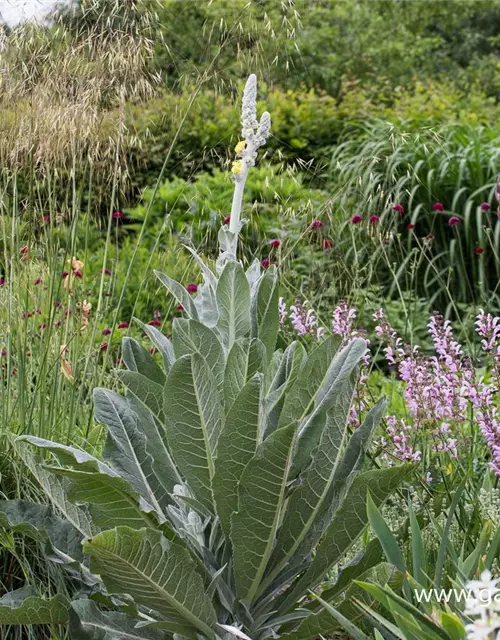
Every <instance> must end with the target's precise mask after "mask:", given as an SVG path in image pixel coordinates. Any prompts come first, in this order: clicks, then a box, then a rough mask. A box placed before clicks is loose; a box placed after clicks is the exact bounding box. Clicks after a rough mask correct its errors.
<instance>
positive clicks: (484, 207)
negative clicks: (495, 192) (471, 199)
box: [481, 202, 491, 211]
mask: <svg viewBox="0 0 500 640" xmlns="http://www.w3.org/2000/svg"><path fill="white" fill-rule="evenodd" d="M490 209H491V204H490V203H489V202H481V211H489V210H490Z"/></svg>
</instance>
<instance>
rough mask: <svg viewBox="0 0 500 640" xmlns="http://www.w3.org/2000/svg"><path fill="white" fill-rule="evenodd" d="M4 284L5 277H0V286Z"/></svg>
mask: <svg viewBox="0 0 500 640" xmlns="http://www.w3.org/2000/svg"><path fill="white" fill-rule="evenodd" d="M4 284H5V278H0V287H3V285H4Z"/></svg>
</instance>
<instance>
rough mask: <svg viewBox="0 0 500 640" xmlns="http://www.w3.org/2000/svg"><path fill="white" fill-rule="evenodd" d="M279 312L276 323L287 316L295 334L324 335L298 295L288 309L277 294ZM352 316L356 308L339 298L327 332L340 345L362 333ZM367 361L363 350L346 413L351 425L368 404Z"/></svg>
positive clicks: (368, 359) (358, 418)
mask: <svg viewBox="0 0 500 640" xmlns="http://www.w3.org/2000/svg"><path fill="white" fill-rule="evenodd" d="M279 314H280V325H285V323H286V322H287V320H289V321H290V324H291V326H292V329H293V330H294V331H295V333H296V334H297V335H298V336H305V335H312V336H313V337H315V338H321V337H323V336H324V335H325V330H324V328H323V327H318V320H317V318H316V314H315V313H314V311H313V310H312V309H310V308H307V307H306V306H305V305H304V303H302V302H301V301H300V300H298V299H297V300H295V303H294V304H293V305H291V306H290V311H288V308H287V305H286V303H285V301H284V300H283V298H280V300H279ZM356 319H357V314H356V309H354V308H352V307H350V306H349V305H348V303H347V302H346V301H341V302H340V303H339V304H338V306H337V307H336V309H335V310H334V312H333V319H332V325H331V332H332V333H333V334H335V335H338V336H340V337H341V338H342V341H341V344H340V348H342V347H344V346H346V345H347V344H348V343H349V342H350V341H351V340H353V339H354V338H357V337H364V336H363V335H362V333H361V332H360V331H358V330H357V329H356ZM365 340H366V338H365ZM366 342H367V344H369V341H368V340H366ZM370 364H371V357H370V353H369V352H368V351H367V353H366V354H365V356H364V358H363V363H362V366H361V371H360V377H359V380H358V385H357V388H356V390H355V393H354V398H353V403H352V406H351V411H350V415H349V423H350V424H352V425H353V426H355V427H357V426H359V424H360V420H361V414H362V413H363V412H364V411H365V410H366V409H367V408H368V406H369V404H368V398H367V386H366V382H367V380H368V374H369V369H370Z"/></svg>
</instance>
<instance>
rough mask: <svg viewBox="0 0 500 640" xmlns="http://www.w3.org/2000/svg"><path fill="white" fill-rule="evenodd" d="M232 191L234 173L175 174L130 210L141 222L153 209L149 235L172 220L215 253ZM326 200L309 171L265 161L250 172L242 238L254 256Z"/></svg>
mask: <svg viewBox="0 0 500 640" xmlns="http://www.w3.org/2000/svg"><path fill="white" fill-rule="evenodd" d="M232 190H233V182H232V180H231V176H230V174H229V172H224V171H220V170H215V171H214V172H213V173H200V174H198V175H197V177H196V180H195V181H194V182H190V181H187V180H185V179H182V178H174V179H172V180H167V181H166V182H165V183H163V184H162V185H160V187H159V189H158V190H157V191H155V190H153V189H147V190H146V191H145V193H144V197H143V203H141V205H139V206H138V207H135V208H133V209H131V210H130V211H127V214H128V216H129V217H130V218H131V219H133V220H137V221H138V222H140V221H141V220H143V219H144V216H145V214H146V211H147V210H150V218H151V220H152V221H153V222H154V223H155V224H156V227H154V226H152V228H151V232H150V233H153V229H154V228H159V225H160V224H161V223H162V221H163V220H164V219H165V218H167V220H168V223H170V224H171V226H172V228H173V230H174V231H175V232H176V233H177V234H178V235H179V236H180V237H181V238H184V239H185V240H186V241H189V242H190V243H192V244H193V245H194V246H196V247H203V249H204V250H208V251H211V252H214V251H215V250H216V244H217V233H218V230H219V227H220V225H221V223H222V222H223V220H224V218H225V217H226V216H228V215H229V213H230V210H229V209H228V203H229V202H230V201H231V193H232ZM153 195H154V199H153V200H151V198H152V197H153ZM325 200H326V194H325V193H324V192H323V191H320V190H319V189H312V188H309V187H308V186H307V184H305V176H304V174H302V173H297V174H295V173H294V172H291V171H281V170H280V169H279V168H278V167H274V166H271V165H267V164H261V165H260V166H259V167H258V168H256V169H255V170H253V171H252V172H251V173H250V175H249V177H248V180H247V183H246V201H247V202H249V203H250V206H249V207H248V211H245V212H244V216H245V217H246V218H247V224H246V225H245V226H244V228H243V232H242V240H243V242H244V243H245V244H246V245H247V248H248V249H249V251H250V255H251V254H252V252H255V251H257V250H258V249H259V248H261V245H262V244H263V243H264V242H265V241H266V240H267V239H270V238H266V235H270V234H275V235H280V234H282V233H283V230H285V231H286V230H288V228H289V224H290V223H292V224H293V223H294V222H295V221H300V222H301V224H303V223H304V221H305V220H308V219H309V220H310V219H311V218H312V216H313V215H315V214H316V212H318V211H319V210H320V209H321V207H322V206H323V205H324V202H325ZM262 250H263V251H268V249H265V248H262ZM264 255H265V254H264Z"/></svg>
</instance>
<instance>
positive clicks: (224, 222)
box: [222, 216, 231, 224]
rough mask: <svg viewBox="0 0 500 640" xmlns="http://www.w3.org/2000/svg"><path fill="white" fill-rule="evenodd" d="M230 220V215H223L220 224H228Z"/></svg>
mask: <svg viewBox="0 0 500 640" xmlns="http://www.w3.org/2000/svg"><path fill="white" fill-rule="evenodd" d="M230 222H231V216H224V219H223V220H222V224H229V223H230Z"/></svg>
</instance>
